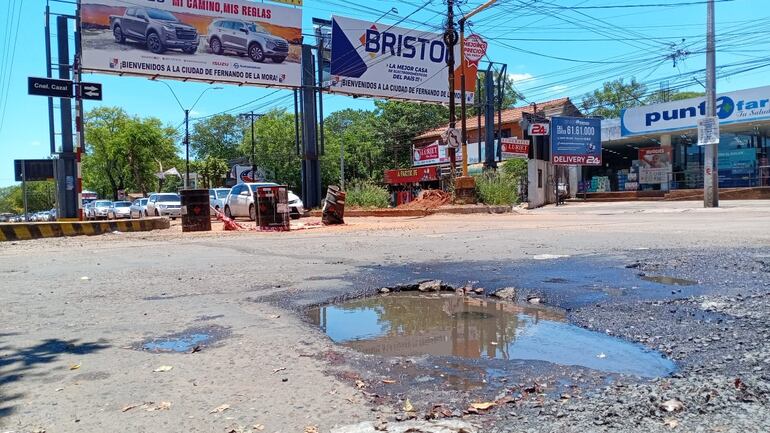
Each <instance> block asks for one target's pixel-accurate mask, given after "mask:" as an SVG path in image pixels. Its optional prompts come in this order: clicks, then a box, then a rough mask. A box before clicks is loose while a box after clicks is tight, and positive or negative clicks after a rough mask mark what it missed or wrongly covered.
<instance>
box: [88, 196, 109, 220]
mask: <svg viewBox="0 0 770 433" xmlns="http://www.w3.org/2000/svg"><path fill="white" fill-rule="evenodd" d="M111 206H112V202H111V201H109V200H96V201H95V202H94V208H93V211H91V215H92V218H93V219H96V220H101V219H105V220H106V219H107V217H108V215H109V211H110V207H111Z"/></svg>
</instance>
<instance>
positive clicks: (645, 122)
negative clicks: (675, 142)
mask: <svg viewBox="0 0 770 433" xmlns="http://www.w3.org/2000/svg"><path fill="white" fill-rule="evenodd" d="M768 101H770V86H766V87H757V88H754V89H746V90H737V91H735V92H728V93H720V94H717V105H716V112H717V113H716V114H717V117H718V118H719V123H720V124H721V125H729V124H731V123H748V122H756V121H759V120H766V119H770V103H768ZM704 116H706V97H705V96H700V97H697V98H690V99H683V100H681V101H672V102H664V103H660V104H652V105H645V106H642V107H634V108H628V109H626V110H623V111H622V112H621V114H620V122H621V124H620V129H621V135H622V136H623V137H631V136H634V135H644V134H651V133H661V132H671V131H684V130H689V129H695V128H697V126H698V120H700V119H702V118H703V117H704Z"/></svg>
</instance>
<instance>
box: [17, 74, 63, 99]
mask: <svg viewBox="0 0 770 433" xmlns="http://www.w3.org/2000/svg"><path fill="white" fill-rule="evenodd" d="M27 93H29V94H30V95H37V96H50V97H54V98H71V97H72V81H70V80H57V79H55V78H40V77H27Z"/></svg>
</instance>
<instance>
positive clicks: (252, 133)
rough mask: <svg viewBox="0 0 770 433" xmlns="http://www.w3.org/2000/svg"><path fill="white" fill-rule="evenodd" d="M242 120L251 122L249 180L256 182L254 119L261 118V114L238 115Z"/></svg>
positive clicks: (251, 112)
mask: <svg viewBox="0 0 770 433" xmlns="http://www.w3.org/2000/svg"><path fill="white" fill-rule="evenodd" d="M239 116H240V117H242V118H249V119H250V120H251V180H252V181H254V182H256V181H257V142H256V140H255V138H254V119H258V118H260V117H262V116H263V115H262V114H256V113H255V112H253V111H250V112H248V113H241V114H239Z"/></svg>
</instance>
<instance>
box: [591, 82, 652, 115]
mask: <svg viewBox="0 0 770 433" xmlns="http://www.w3.org/2000/svg"><path fill="white" fill-rule="evenodd" d="M646 93H647V86H645V85H644V84H642V83H639V82H638V81H636V78H631V81H630V82H629V83H628V84H626V83H624V81H623V78H618V79H617V80H613V81H607V82H605V83H604V84H603V85H602V88H601V89H597V90H594V91H593V92H591V93H588V94H586V95H585V96H584V97H583V101H582V102H581V104H580V106H581V109H582V111H583V114H585V115H588V116H599V117H604V118H615V117H620V112H621V111H622V110H623V109H626V108H631V107H638V106H640V105H643V104H644V96H645V94H646Z"/></svg>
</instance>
